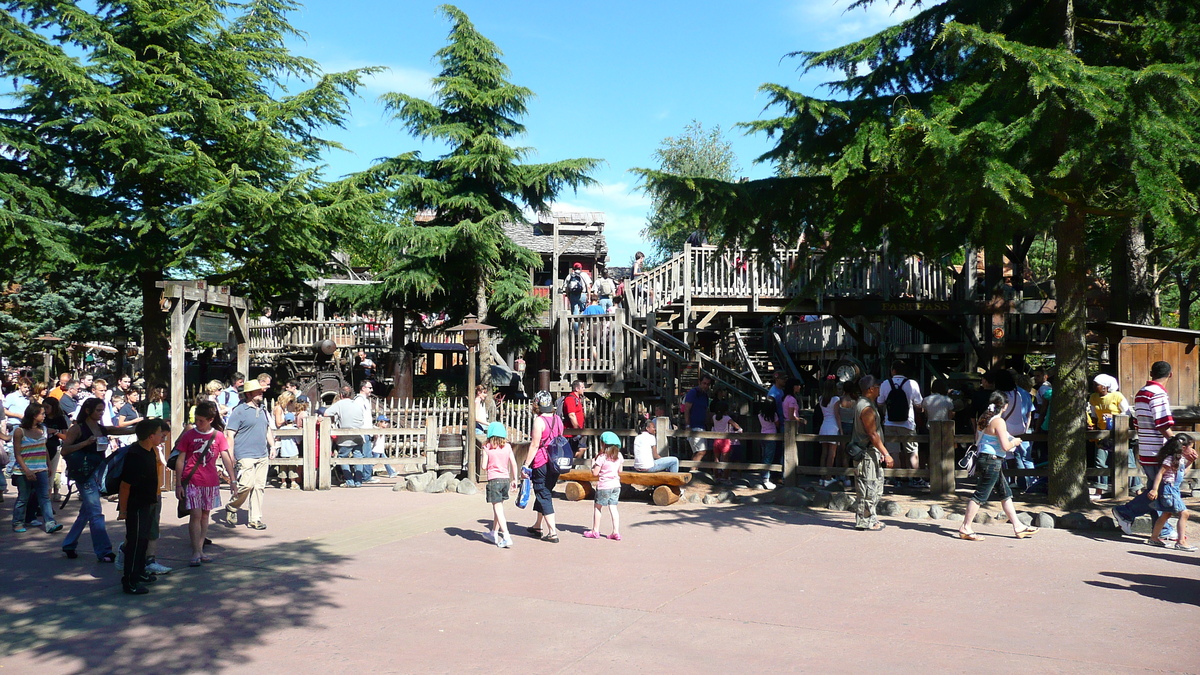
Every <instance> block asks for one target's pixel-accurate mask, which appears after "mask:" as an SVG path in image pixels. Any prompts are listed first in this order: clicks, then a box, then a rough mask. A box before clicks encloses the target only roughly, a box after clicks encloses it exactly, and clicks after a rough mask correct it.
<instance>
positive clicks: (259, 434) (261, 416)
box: [225, 380, 275, 530]
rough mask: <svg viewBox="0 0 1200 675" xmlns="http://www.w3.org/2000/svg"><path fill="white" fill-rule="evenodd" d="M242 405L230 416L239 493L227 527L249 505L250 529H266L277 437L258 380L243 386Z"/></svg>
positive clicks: (227, 516)
mask: <svg viewBox="0 0 1200 675" xmlns="http://www.w3.org/2000/svg"><path fill="white" fill-rule="evenodd" d="M241 395H242V402H241V403H239V404H238V405H237V407H235V408H234V409H233V411H232V412H230V413H229V421H228V422H227V423H226V425H225V439H226V440H228V441H229V449H230V451H231V452H232V453H233V459H234V461H235V462H236V465H237V494H236V495H234V496H233V497H232V498H231V499H230V500H229V503H228V504H226V505H225V524H226V525H227V526H229V527H233V526H234V525H236V524H237V511H238V509H239V508H240V507H241V506H242V504H244V503H246V502H247V501H248V502H249V508H250V515H249V518H250V520H249V522H248V523H247V527H249V528H250V529H252V530H265V529H267V526H266V525H264V524H263V522H262V506H263V495H264V494H265V492H266V488H267V468H268V465H269V462H268V459H269V458H272V457H274V456H275V434H274V433H272V432H271V423H270V417H271V413H270V411H268V410H266V409H265V408H264V407H263V386H262V385H261V384H260V383H259V382H258V380H250V381H248V382H245V383H244V384H243V385H242V394H241Z"/></svg>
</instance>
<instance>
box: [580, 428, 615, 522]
mask: <svg viewBox="0 0 1200 675" xmlns="http://www.w3.org/2000/svg"><path fill="white" fill-rule="evenodd" d="M600 444H601V445H602V446H604V452H601V453H600V454H598V455H596V458H595V459H593V460H592V475H594V476H595V477H596V508H595V510H594V511H592V529H590V530H588V531H587V532H584V533H583V536H585V537H587V538H588V539H600V538H602V537H603V535H601V534H600V518H601V516H602V515H603V512H604V507H606V506H607V507H608V513H609V515H610V516H611V517H612V526H613V531H612V534H610V535H608V538H609V539H612V540H613V541H621V515H620V514H619V513H617V501H618V500H619V499H620V497H621V439H620V438H618V437H617V435H616V434H614V433H613V432H611V431H606V432H604V433H603V434H601V435H600Z"/></svg>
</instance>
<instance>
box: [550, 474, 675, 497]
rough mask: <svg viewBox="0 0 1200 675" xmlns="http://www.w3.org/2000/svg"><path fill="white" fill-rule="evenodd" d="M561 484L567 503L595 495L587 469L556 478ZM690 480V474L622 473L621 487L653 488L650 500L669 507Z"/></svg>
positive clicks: (592, 475)
mask: <svg viewBox="0 0 1200 675" xmlns="http://www.w3.org/2000/svg"><path fill="white" fill-rule="evenodd" d="M558 480H559V482H560V483H562V484H563V494H565V495H566V497H567V501H569V502H577V501H579V500H581V499H587V498H589V497H591V496H593V495H595V494H596V489H595V487H593V485H592V483H593V482H595V480H596V476H595V475H594V474H592V472H591V470H589V469H572V470H571V471H568V472H566V473H564V474H560V475H559V476H558ZM691 480H692V474H690V473H673V472H670V471H657V472H642V471H622V472H621V484H622V485H639V486H642V487H652V488H654V491H653V496H652V499H653V501H654V504H655V505H657V506H670V505H671V504H674V503H675V502H677V501H679V497H680V495H682V494H683V486H684V485H687V484H688V483H689V482H690V481H691Z"/></svg>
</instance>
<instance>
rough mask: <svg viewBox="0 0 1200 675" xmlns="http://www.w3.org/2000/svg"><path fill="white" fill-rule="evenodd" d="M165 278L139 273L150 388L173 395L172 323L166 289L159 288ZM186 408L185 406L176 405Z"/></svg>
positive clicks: (147, 378) (158, 273) (143, 272)
mask: <svg viewBox="0 0 1200 675" xmlns="http://www.w3.org/2000/svg"><path fill="white" fill-rule="evenodd" d="M162 279H163V274H162V272H160V271H158V270H141V271H139V272H138V273H137V280H138V287H139V288H140V289H141V292H142V350H143V352H144V354H145V361H144V365H143V370H144V371H145V373H144V375H145V378H146V385H147V386H150V387H153V386H163V387H166V388H167V391H171V362H170V360H169V358H168V356H169V354H170V352H171V319H170V317H169V316H168V315H167V313H166V312H164V311H163V310H162V307H161V306H159V303H160V302H161V301H162V294H163V289H161V288H159V287H158V286H157V285H155V284H157V283H158V282H159V281H162ZM172 403H175V404H176V405H182V402H174V401H173V402H172Z"/></svg>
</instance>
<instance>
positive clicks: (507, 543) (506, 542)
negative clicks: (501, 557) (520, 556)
mask: <svg viewBox="0 0 1200 675" xmlns="http://www.w3.org/2000/svg"><path fill="white" fill-rule="evenodd" d="M504 548H512V537H505V538H504Z"/></svg>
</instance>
